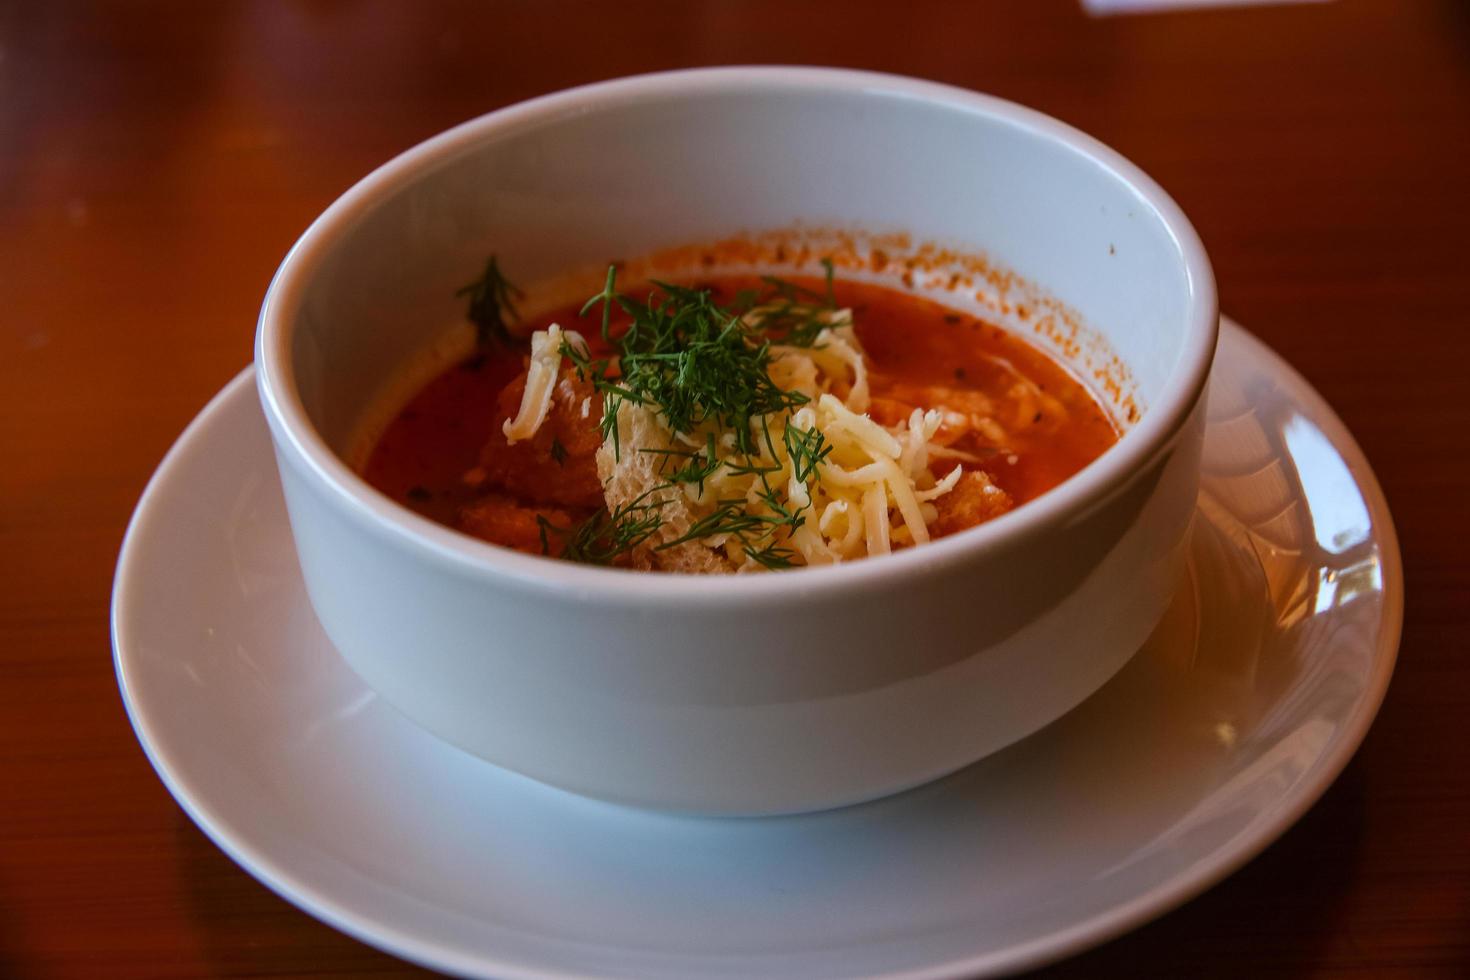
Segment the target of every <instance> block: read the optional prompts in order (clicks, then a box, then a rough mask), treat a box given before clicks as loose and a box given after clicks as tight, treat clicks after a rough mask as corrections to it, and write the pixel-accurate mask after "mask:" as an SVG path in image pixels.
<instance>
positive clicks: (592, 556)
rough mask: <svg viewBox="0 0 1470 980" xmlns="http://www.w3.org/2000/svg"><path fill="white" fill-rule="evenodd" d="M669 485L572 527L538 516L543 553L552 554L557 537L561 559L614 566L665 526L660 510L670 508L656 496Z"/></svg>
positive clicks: (659, 487)
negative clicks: (620, 556) (560, 540)
mask: <svg viewBox="0 0 1470 980" xmlns="http://www.w3.org/2000/svg"><path fill="white" fill-rule="evenodd" d="M667 486H668V485H667V484H664V485H662V486H657V487H653V488H651V489H649V490H647V491H645V492H644V493H642V494H641V495H639V496H638V497H637V498H635V499H634V500H631V501H629V502H627V503H625V504H619V505H618V506H617V507H616V508H614V509H613V510H612V511H611V512H609V511H608V510H607V509H606V508H603V509H602V510H599V511H598V512H597V513H595V514H593V515H592V516H591V517H589V518H587V519H586V520H584V521H581V522H579V523H577V524H574V525H572V526H571V527H559V526H557V525H556V524H553V523H552V522H551V521H549V520H547V519H546V518H545V517H543V516H541V515H540V514H537V515H536V524H537V525H538V528H539V530H540V534H541V553H542V554H543V555H549V554H551V537H550V536H551V535H553V534H555V535H556V536H557V537H559V538H561V539H562V541H563V544H562V549H561V557H563V558H565V559H567V560H569V561H576V562H582V563H584V564H589V565H608V564H611V563H612V561H613V559H615V558H617V557H618V556H619V555H622V554H625V553H627V552H629V551H632V550H633V549H634V548H636V547H638V545H640V544H642V543H643V542H644V541H646V540H648V538H649V537H650V536H651V535H652V534H653V533H654V532H655V531H657V530H658V529H659V528H660V527H662V526H663V517H662V515H660V514H659V511H660V510H662V509H663V508H664V507H667V506H668V504H669V501H668V500H667V499H666V498H662V497H659V498H654V497H653V495H654V494H655V493H657V492H658V491H660V490H665V489H667ZM650 498H653V499H650Z"/></svg>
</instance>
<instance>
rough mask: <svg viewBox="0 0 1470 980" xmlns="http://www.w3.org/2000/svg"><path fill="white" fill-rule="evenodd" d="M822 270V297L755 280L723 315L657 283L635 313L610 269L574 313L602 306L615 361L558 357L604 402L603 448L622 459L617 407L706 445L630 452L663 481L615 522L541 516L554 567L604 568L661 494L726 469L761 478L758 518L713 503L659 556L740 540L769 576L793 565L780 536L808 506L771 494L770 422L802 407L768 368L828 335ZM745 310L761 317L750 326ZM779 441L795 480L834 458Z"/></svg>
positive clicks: (651, 514) (821, 448) (809, 439)
mask: <svg viewBox="0 0 1470 980" xmlns="http://www.w3.org/2000/svg"><path fill="white" fill-rule="evenodd" d="M822 265H823V267H824V268H825V270H826V282H825V289H824V290H823V291H822V292H818V291H816V290H813V289H809V288H807V287H805V286H802V285H799V284H797V283H792V282H789V281H787V280H784V279H779V278H776V277H774V276H767V277H764V278H763V280H762V281H763V282H764V283H765V285H766V287H768V288H767V289H766V290H764V291H757V290H742V291H741V292H740V293H739V294H737V296H736V298H735V301H734V303H733V304H732V305H731V306H729V307H726V306H722V305H720V304H719V303H717V302H716V301H715V299H714V297H713V293H712V291H711V290H709V289H701V288H697V287H690V286H680V285H676V284H673V283H666V282H658V281H655V282H653V284H652V285H653V287H654V288H653V290H652V291H651V292H650V294H649V296H648V298H647V299H646V300H645V301H644V302H642V303H639V302H636V301H634V300H632V299H630V298H629V297H627V296H625V295H624V294H623V293H621V292H619V291H618V288H617V276H618V269H617V266H616V265H612V266H609V267H608V270H607V278H606V280H605V281H604V283H603V287H602V289H601V291H600V292H598V293H597V294H596V295H594V296H592V297H591V298H590V299H588V300H587V302H586V304H585V305H583V307H582V309H581V313H582V315H586V314H587V313H588V312H589V311H590V310H592V309H594V308H596V307H599V306H600V307H601V335H602V338H603V341H604V343H605V344H607V345H608V346H609V347H610V348H611V349H612V350H613V352H614V353H613V356H611V357H605V358H594V357H592V356H591V354H590V353H589V352H588V351H587V350H586V349H585V348H578V347H574V346H573V345H572V344H570V343H568V342H566V341H563V343H562V347H561V353H562V355H563V356H564V357H566V358H567V359H568V361H569V362H570V363H571V365H572V369H573V370H574V371H575V372H576V373H577V376H578V377H579V378H581V379H582V380H587V381H591V382H592V384H593V386H594V388H595V389H596V390H597V391H598V392H599V393H600V394H601V395H602V399H603V416H602V419H601V421H600V423H599V428H600V430H601V432H602V436H603V438H604V439H611V440H612V444H613V452H614V455H615V457H618V458H620V454H621V452H622V448H623V447H622V446H621V445H620V442H619V431H618V414H619V411H620V410H621V408H622V406H623V405H625V404H634V405H640V406H644V407H647V408H649V409H651V410H652V411H654V412H656V413H657V414H658V415H659V416H660V417H661V419H662V421H663V423H664V425H666V426H667V427H668V428H669V429H670V430H671V431H673V432H678V433H693V432H699V431H703V432H704V433H705V435H706V440H707V441H706V445H705V446H704V447H702V448H698V449H696V448H690V449H682V448H668V449H654V448H640V449H638V451H639V452H646V453H651V454H656V455H660V456H662V457H663V461H662V463H661V464H660V469H659V472H660V475H661V477H662V482H660V483H659V484H658V485H657V486H654V487H652V488H650V489H649V490H647V491H645V492H644V493H643V494H642V495H641V496H639V497H638V498H637V499H635V500H634V501H632V502H630V503H626V504H622V505H619V506H617V507H616V508H614V509H613V510H612V511H611V512H609V511H607V510H606V509H604V510H602V511H600V512H599V513H598V514H596V515H594V516H593V517H591V518H589V519H588V520H586V521H583V522H581V523H580V524H578V525H576V526H574V527H571V528H559V527H557V526H556V525H554V524H552V523H551V522H550V521H547V520H546V519H544V518H538V523H539V525H540V530H541V542H542V550H543V551H544V552H546V553H548V554H549V553H550V546H551V540H550V535H552V534H555V535H557V536H559V537H560V538H561V539H562V541H563V545H562V549H561V555H562V557H564V558H568V559H571V560H573V561H584V562H592V563H595V564H608V563H610V562H612V561H614V560H615V559H617V558H618V557H619V556H620V555H622V554H625V553H626V552H628V551H631V550H632V549H633V548H636V547H637V546H639V545H640V544H643V543H644V542H645V541H647V540H648V539H649V538H650V537H652V536H653V535H654V534H655V533H656V532H657V531H658V530H659V528H661V527H662V526H663V524H664V517H663V515H662V513H661V511H662V509H663V508H664V507H666V506H667V505H668V503H669V501H670V499H671V498H670V497H669V496H668V494H667V491H670V490H673V489H675V488H677V487H679V486H681V485H688V484H694V485H696V486H697V487H698V489H699V492H700V494H701V495H702V494H703V493H704V484H705V481H707V480H708V479H709V478H710V477H712V476H713V475H714V474H715V473H717V472H719V470H720V469H721V468H722V467H723V468H726V469H728V471H729V472H730V473H731V474H732V475H742V474H747V475H749V474H753V475H755V476H756V477H757V478H758V479H759V481H760V487H759V489H758V490H757V491H756V494H755V496H756V499H758V501H759V506H758V507H757V509H756V510H755V511H752V510H751V508H750V506H749V504H748V502H747V500H746V499H745V498H744V497H739V498H729V499H721V500H717V501H715V502H714V504H713V510H712V511H711V512H710V513H708V514H706V515H704V516H703V517H700V518H699V519H697V520H696V521H694V523H693V524H691V525H690V526H689V527H688V528H687V529H686V530H685V531H684V533H683V534H681V535H679V536H678V537H677V538H674V539H673V540H669V541H663V542H660V543H659V544H657V545H656V546H655V550H659V551H662V550H667V549H669V548H673V547H675V546H677V545H680V544H685V543H687V542H691V541H702V540H705V539H707V538H711V537H716V536H723V537H726V538H734V539H736V541H737V542H738V544H739V546H740V548H741V549H742V550H743V552H744V553H745V555H746V557H748V558H749V559H750V560H751V561H754V562H756V563H757V564H760V565H762V566H764V567H766V568H787V567H790V566H791V565H792V564H794V559H795V557H796V556H795V553H794V552H793V551H792V550H791V549H790V548H788V547H785V546H784V543H783V539H782V538H780V537H779V536H778V535H779V534H780V533H781V532H782V531H783V530H784V531H785V532H787V533H790V532H792V531H795V530H796V529H798V528H800V527H801V526H802V525H803V524H804V523H805V520H806V516H805V514H804V511H805V509H806V508H804V507H795V508H793V507H792V506H790V504H789V502H785V501H783V500H782V498H781V495H780V492H779V489H778V488H775V487H772V486H771V483H770V479H769V478H770V477H771V476H772V475H774V474H777V473H780V472H782V471H783V469H784V465H783V464H782V463H781V462H779V456H778V454H777V450H776V445H775V443H774V440H773V439H772V436H771V431H770V425H769V422H768V418H769V417H772V416H774V417H780V416H783V415H787V414H789V413H790V412H792V411H794V410H796V409H797V408H799V407H800V406H802V405H803V404H805V403H806V402H807V401H808V399H807V396H805V395H803V394H802V393H801V392H799V391H788V390H786V389H783V388H781V387H779V386H778V385H777V384H776V383H775V382H774V381H773V380H772V379H771V377H770V374H769V367H770V362H771V356H772V355H771V346H772V344H773V343H779V344H782V345H787V346H812V345H814V344H815V343H816V342H817V340H818V338H819V335H820V334H821V332H822V331H823V330H825V329H827V328H828V327H830V326H831V325H832V324H831V323H830V316H829V315H830V313H831V312H832V311H834V310H836V309H837V303H836V298H835V295H834V292H833V283H832V280H833V267H832V263H831V261H830V260H827V259H823V260H822ZM492 267H493V260H492ZM753 310H755V311H757V313H758V316H754V317H748V316H747V314H750V313H751V312H752V311H753ZM615 316H617V317H618V321H619V322H620V323H621V321H622V320H623V319H626V321H627V322H626V327H625V328H624V329H622V330H621V332H619V333H618V334H617V335H616V336H614V330H613V326H614V317H615ZM717 434H718V438H724V437H726V436H728V437H729V438H730V440H731V441H733V443H734V450H735V453H734V455H735V456H736V457H738V459H739V461H738V462H737V461H736V460H735V459H721V458H719V456H718V453H717V446H718V444H719V442H718V438H717ZM782 442H783V443H784V445H785V449H786V455H787V456H788V458H789V459H790V461H791V466H792V471H793V473H794V475H795V476H796V478H797V479H798V480H799V481H802V482H805V481H806V480H808V479H809V478H810V477H811V476H812V475H813V473H815V472H816V469H817V467H818V465H819V464H820V463H821V462H822V460H823V459H825V458H826V457H827V455H828V454H829V453H831V451H832V447H831V446H830V445H828V444H827V443H826V441H825V439H824V438H823V436H822V434H821V432H820V431H818V430H817V429H816V428H811V429H798V428H795V427H793V426H789V425H788V426H786V427H785V429H784V431H783V434H782ZM554 453H555V447H553V454H554ZM670 467H673V468H672V469H670Z"/></svg>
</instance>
